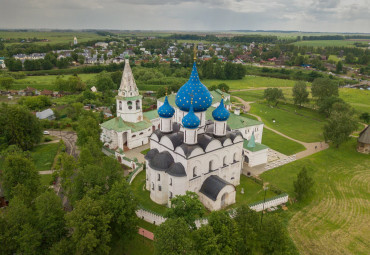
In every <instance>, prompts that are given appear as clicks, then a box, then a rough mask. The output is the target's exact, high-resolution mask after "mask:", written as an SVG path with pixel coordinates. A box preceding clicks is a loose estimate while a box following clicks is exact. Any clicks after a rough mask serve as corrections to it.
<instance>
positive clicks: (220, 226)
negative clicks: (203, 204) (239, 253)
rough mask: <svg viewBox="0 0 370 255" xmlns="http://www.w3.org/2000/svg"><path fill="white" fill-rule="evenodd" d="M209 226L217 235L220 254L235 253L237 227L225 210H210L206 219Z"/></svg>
mask: <svg viewBox="0 0 370 255" xmlns="http://www.w3.org/2000/svg"><path fill="white" fill-rule="evenodd" d="M208 224H209V226H211V227H212V229H213V232H214V233H215V235H216V237H217V244H218V247H219V250H220V252H221V254H230V255H231V254H236V249H237V243H238V242H239V241H238V229H237V226H236V223H235V221H234V220H233V219H231V218H230V216H229V214H228V212H226V211H216V212H212V213H211V215H210V216H209V220H208Z"/></svg>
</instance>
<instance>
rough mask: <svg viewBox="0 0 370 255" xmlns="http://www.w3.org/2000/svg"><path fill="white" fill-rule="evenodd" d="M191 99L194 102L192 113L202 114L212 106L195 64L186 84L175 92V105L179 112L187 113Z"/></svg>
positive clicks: (209, 94) (210, 98)
mask: <svg viewBox="0 0 370 255" xmlns="http://www.w3.org/2000/svg"><path fill="white" fill-rule="evenodd" d="M191 98H193V100H194V101H193V108H194V112H203V111H205V110H207V108H208V107H210V106H211V104H212V96H211V93H210V92H209V91H208V89H207V87H206V86H204V85H203V84H202V83H201V82H200V80H199V75H198V71H197V66H196V63H195V62H194V64H193V70H192V71H191V75H190V78H189V80H188V82H187V83H185V84H184V85H182V87H181V88H180V89H179V91H178V92H177V95H176V101H175V103H176V105H177V107H179V109H180V110H182V111H185V112H188V111H189V109H190V101H191Z"/></svg>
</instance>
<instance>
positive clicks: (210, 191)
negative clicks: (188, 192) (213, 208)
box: [200, 175, 231, 201]
mask: <svg viewBox="0 0 370 255" xmlns="http://www.w3.org/2000/svg"><path fill="white" fill-rule="evenodd" d="M227 185H231V184H230V183H228V182H227V181H225V180H223V179H221V178H220V177H218V176H217V175H211V176H210V177H208V178H207V179H206V180H205V181H204V182H203V185H202V187H201V188H200V192H202V193H203V194H204V195H206V196H207V197H209V198H210V199H212V200H213V201H216V199H217V196H218V193H220V191H221V190H222V189H223V188H224V187H225V186H227Z"/></svg>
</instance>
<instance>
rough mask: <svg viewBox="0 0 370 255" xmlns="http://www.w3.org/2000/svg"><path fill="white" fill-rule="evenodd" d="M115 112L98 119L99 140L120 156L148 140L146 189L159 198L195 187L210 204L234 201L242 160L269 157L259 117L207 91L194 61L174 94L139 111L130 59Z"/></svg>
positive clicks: (165, 201)
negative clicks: (246, 114)
mask: <svg viewBox="0 0 370 255" xmlns="http://www.w3.org/2000/svg"><path fill="white" fill-rule="evenodd" d="M116 104H117V116H116V117H115V118H113V119H111V120H108V121H106V122H104V123H102V124H101V128H102V133H101V140H102V141H103V143H104V146H105V147H106V148H109V149H110V150H112V151H113V152H114V154H115V156H116V158H117V159H118V161H120V162H121V161H122V159H123V158H124V156H125V153H124V152H125V151H127V150H129V149H132V148H135V147H139V146H142V145H144V144H147V143H148V142H149V140H150V149H151V150H150V151H149V152H148V153H147V154H146V156H145V160H146V166H147V167H146V189H147V190H149V191H150V198H151V199H152V200H153V201H154V202H156V203H158V204H166V205H170V200H171V198H173V197H174V196H176V195H183V194H185V193H186V191H188V190H189V191H193V192H195V193H197V194H198V195H199V198H200V200H201V201H202V203H203V204H204V205H205V207H206V208H207V209H209V210H219V209H221V208H223V207H226V206H228V205H230V204H233V203H235V197H236V193H235V192H236V189H235V187H236V186H237V185H239V183H240V175H241V174H242V169H243V163H244V162H245V163H246V164H248V166H250V167H253V166H256V165H260V164H263V163H266V162H267V150H268V147H267V146H265V145H263V144H261V140H262V132H263V123H262V122H259V121H256V120H252V119H249V118H246V117H244V116H240V115H239V114H238V113H237V114H234V113H232V112H229V110H231V107H230V106H231V102H230V95H229V94H227V93H224V92H221V91H219V90H217V91H211V92H210V91H208V89H207V87H206V86H204V85H203V84H202V83H201V82H200V80H199V75H198V71H197V68H196V63H195V62H194V65H193V69H192V73H191V76H190V78H189V81H188V82H187V83H185V84H184V85H183V86H182V87H181V88H180V90H179V91H178V93H177V94H171V95H168V96H167V95H166V97H164V98H160V99H158V101H157V106H158V110H153V111H150V112H144V113H143V111H142V96H141V95H140V94H139V91H138V88H137V86H136V83H135V79H134V76H133V74H132V71H131V68H130V65H129V62H128V60H127V59H126V63H125V69H124V71H123V75H122V81H121V85H120V88H119V90H118V96H117V97H116Z"/></svg>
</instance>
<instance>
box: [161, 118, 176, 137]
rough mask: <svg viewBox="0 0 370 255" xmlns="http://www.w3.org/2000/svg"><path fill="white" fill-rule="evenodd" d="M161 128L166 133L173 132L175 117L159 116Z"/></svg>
mask: <svg viewBox="0 0 370 255" xmlns="http://www.w3.org/2000/svg"><path fill="white" fill-rule="evenodd" d="M159 122H160V129H161V131H162V132H164V133H169V132H172V123H173V118H159Z"/></svg>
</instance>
